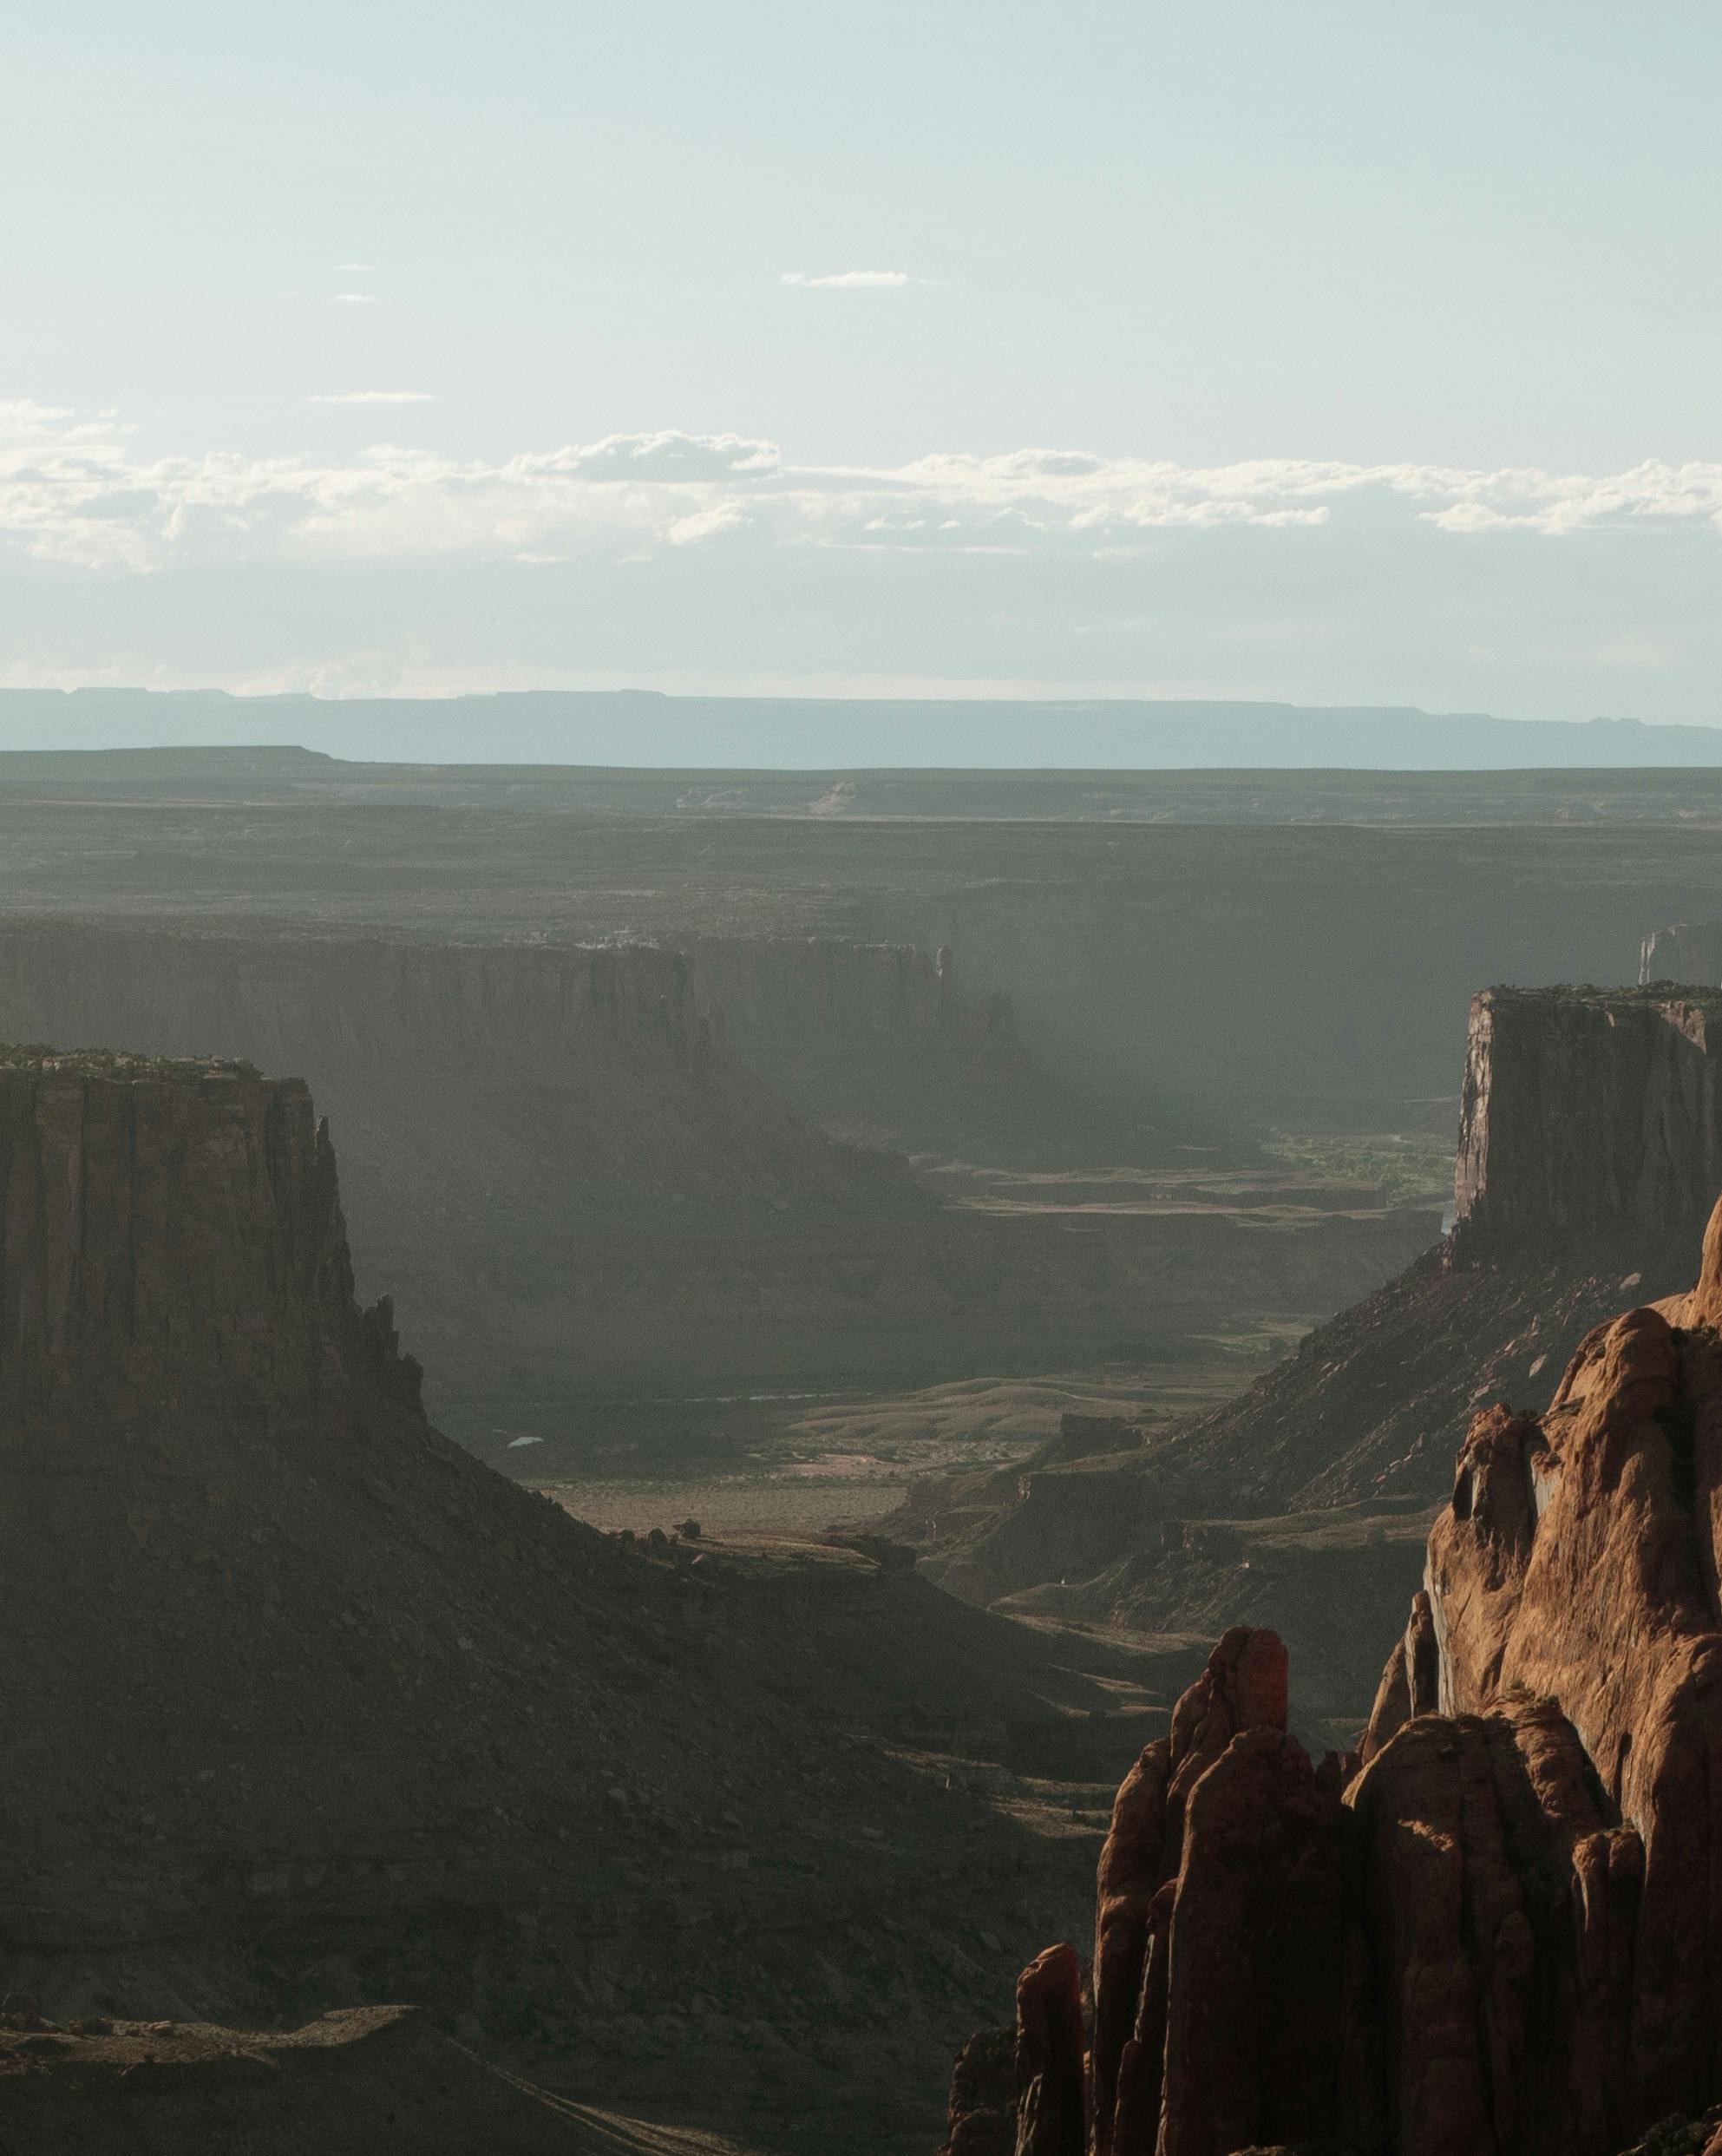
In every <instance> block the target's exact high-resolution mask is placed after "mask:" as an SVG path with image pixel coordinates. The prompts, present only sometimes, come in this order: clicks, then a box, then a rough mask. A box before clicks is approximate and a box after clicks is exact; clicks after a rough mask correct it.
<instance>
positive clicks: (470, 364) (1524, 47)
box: [0, 0, 1722, 719]
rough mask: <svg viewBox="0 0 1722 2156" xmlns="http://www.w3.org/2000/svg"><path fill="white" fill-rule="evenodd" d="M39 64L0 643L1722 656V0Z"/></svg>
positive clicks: (1173, 12)
mask: <svg viewBox="0 0 1722 2156" xmlns="http://www.w3.org/2000/svg"><path fill="white" fill-rule="evenodd" d="M0 69H3V75H4V79H5V81H6V82H7V86H8V88H7V118H6V126H5V128H4V131H3V134H0V201H3V204H4V210H3V213H0V291H3V292H4V294H5V305H4V309H3V316H0V680H13V681H23V680H31V679H43V680H56V681H70V680H76V679H105V680H117V679H131V680H148V681H153V682H156V683H161V684H166V683H193V682H208V683H221V684H225V685H232V686H259V687H262V686H275V685H312V686H317V687H319V688H322V689H324V690H327V691H340V690H343V689H369V690H386V689H390V688H399V689H406V690H433V691H434V690H436V689H449V688H465V687H481V686H488V685H510V686H520V685H529V684H534V683H541V684H544V685H558V684H563V683H566V684H570V685H579V684H592V685H605V684H608V683H612V682H614V683H623V682H640V683H657V684H661V685H666V686H675V685H681V686H689V687H703V688H711V689H723V688H726V687H730V688H745V689H756V688H760V687H769V686H772V685H783V686H786V687H787V686H799V685H809V686H812V687H825V688H832V687H844V686H852V685H853V686H860V687H868V688H879V687H890V686H893V685H902V686H905V687H914V688H919V689H927V688H933V689H937V688H940V687H949V688H953V689H956V690H961V689H963V688H966V687H971V686H975V685H987V686H992V687H997V686H1000V685H1002V686H1004V687H1006V688H1010V687H1013V686H1019V685H1020V686H1025V687H1026V686H1033V687H1039V688H1044V687H1057V686H1063V685H1069V686H1071V687H1072V688H1075V689H1078V690H1084V691H1086V690H1094V689H1098V690H1101V691H1106V690H1112V691H1143V692H1146V693H1150V694H1152V693H1164V694H1170V695H1202V694H1213V695H1217V696H1226V695H1261V696H1287V697H1292V698H1298V699H1301V700H1310V701H1344V700H1367V701H1384V702H1396V703H1398V702H1407V703H1409V702H1416V703H1422V704H1432V705H1448V706H1456V705H1457V706H1465V707H1470V708H1477V707H1480V706H1481V707H1487V708H1492V709H1496V710H1498V711H1506V712H1510V713H1514V714H1522V715H1527V716H1556V715H1580V716H1583V715H1588V714H1589V713H1591V712H1593V711H1629V712H1634V713H1636V714H1637V715H1639V716H1641V717H1644V718H1706V719H1710V718H1722V699H1719V698H1717V697H1716V695H1715V692H1714V686H1713V685H1714V682H1715V679H1716V676H1717V663H1718V660H1719V659H1722V632H1719V629H1718V626H1717V622H1718V618H1719V615H1722V608H1719V606H1718V604H1717V600H1718V597H1719V580H1722V532H1719V528H1718V520H1719V516H1722V402H1719V397H1718V395H1717V383H1718V374H1719V367H1718V361H1719V357H1722V334H1719V330H1722V320H1719V317H1722V298H1719V247H1718V226H1719V221H1722V208H1719V205H1722V147H1719V130H1718V128H1717V127H1716V124H1715V109H1716V97H1717V91H1718V87H1719V83H1722V9H1718V8H1717V7H1716V6H1715V5H1714V4H1713V0H1690V3H1689V4H1673V5H1651V6H1648V7H1646V8H1642V9H1637V10H1624V9H1621V8H1620V7H1619V6H1618V5H1615V6H1606V7H1605V6H1600V5H1588V4H1580V5H1572V4H1568V5H1564V6H1555V5H1550V4H1544V3H1543V0H1513V4H1511V5H1509V6H1508V7H1505V8H1503V7H1501V6H1499V5H1498V4H1496V5H1495V6H1491V7H1484V6H1479V5H1470V4H1458V5H1455V4H1444V5H1439V6H1436V5H1402V4H1397V3H1396V0H1370V3H1369V4H1344V5H1341V4H1322V3H1320V0H1316V3H1315V4H1302V5H1295V6H1293V5H1287V4H1286V3H1285V0H1278V3H1277V4H1267V3H1265V0H1248V3H1247V4H1239V3H1237V0H1215V3H1213V4H1208V5H1207V6H1204V7H1201V8H1193V7H1189V6H1188V5H1186V6H1182V7H1179V8H1176V9H1173V8H1169V7H1165V6H1157V5H1144V4H1143V3H1142V0H1134V3H1133V4H1128V5H1126V4H1115V3H1114V0H1090V3H1089V4H1071V0H1066V4H1064V5H1056V4H1044V3H1043V0H986V3H985V4H972V3H971V0H954V3H953V0H919V4H907V3H906V0H874V3H873V4H869V5H865V6H862V5H848V4H835V5H834V4H822V0H800V3H799V4H789V0H782V3H780V0H703V3H702V4H693V3H691V0H684V3H679V4H678V3H673V0H609V3H608V4H605V5H586V4H580V3H579V0H573V3H571V0H560V3H559V4H540V3H539V0H492V4H488V5H487V6H485V7H483V8H482V9H481V8H479V7H477V6H475V5H472V4H460V5H455V4H449V0H413V3H412V4H410V5H409V4H403V3H399V0H361V3H360V4H353V0H349V3H348V4H347V5H345V6H336V5H332V4H330V3H329V0H301V3H300V4H298V5H296V6H295V7H294V8H292V9H291V10H285V9H279V8H264V7H262V6H259V5H255V4H249V3H247V0H227V4H224V5H214V4H203V3H202V0H197V3H191V0H154V4H152V5H150V6H148V7H147V8H139V7H137V6H135V5H134V4H132V5H118V4H100V5H96V4H88V0H56V4H55V5H54V6H52V7H51V8H49V7H47V6H43V5H37V6H36V7H34V8H33V9H29V10H25V9H15V10H10V11H9V16H8V22H7V24H6V26H5V27H4V28H3V29H0ZM855 272H876V273H881V274H888V275H889V276H891V277H893V278H895V279H902V280H907V281H901V282H894V283H888V284H887V283H868V284H855V283H849V284H847V285H829V284H823V283H820V282H817V281H815V280H818V279H828V278H833V277H845V276H850V277H852V276H853V275H854V273H855ZM789 278H796V279H801V280H802V281H799V282H785V281H784V280H785V279H789ZM354 399H364V400H367V401H363V402H358V401H331V400H354ZM4 400H11V403H10V406H8V405H7V404H6V403H4ZM383 400H389V401H383ZM8 414H10V416H8ZM618 436H620V437H643V438H644V439H642V440H638V441H624V442H620V443H617V442H614V441H612V437H618ZM1048 450H1051V451H1060V452H1077V453H1080V457H1079V458H1078V459H1077V460H1076V461H1070V460H1058V459H1051V460H1049V459H1046V458H1044V457H1043V458H1040V459H1035V458H1031V457H1025V456H1024V455H1023V453H1024V452H1029V451H1048ZM1241 467H1243V468H1247V469H1238V468H1241ZM1503 471H1505V472H1509V473H1510V474H1513V475H1516V476H1509V477H1504V478H1503V476H1502V475H1503Z"/></svg>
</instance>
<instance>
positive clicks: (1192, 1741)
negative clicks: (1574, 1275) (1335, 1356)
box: [948, 1205, 1722, 2156]
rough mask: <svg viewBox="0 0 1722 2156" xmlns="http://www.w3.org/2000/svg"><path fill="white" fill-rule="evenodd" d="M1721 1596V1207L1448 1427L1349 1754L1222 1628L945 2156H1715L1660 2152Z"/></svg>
mask: <svg viewBox="0 0 1722 2156" xmlns="http://www.w3.org/2000/svg"><path fill="white" fill-rule="evenodd" d="M1719 1570H1722V1205H1719V1206H1718V1208H1717V1210H1716V1212H1715V1213H1714V1214H1713V1215H1712V1218H1711V1221H1710V1225H1709V1228H1708V1229H1707V1231H1706V1235H1705V1240H1704V1255H1703V1264H1702V1270H1701V1274H1700V1277H1699V1282H1698V1285H1697V1286H1696V1288H1693V1290H1692V1291H1691V1292H1690V1293H1689V1294H1681V1295H1676V1296H1673V1297H1670V1298H1669V1299H1667V1300H1666V1301H1662V1302H1659V1303H1656V1304H1654V1305H1652V1306H1650V1307H1646V1308H1642V1309H1636V1310H1629V1311H1627V1313H1626V1314H1624V1315H1622V1316H1620V1317H1617V1318H1615V1319H1614V1320H1613V1321H1612V1322H1611V1323H1608V1324H1605V1325H1601V1326H1599V1327H1597V1328H1596V1329H1595V1330H1594V1332H1592V1333H1591V1334H1589V1335H1588V1337H1587V1338H1586V1339H1585V1340H1583V1342H1582V1343H1581V1346H1580V1347H1579V1349H1578V1351H1577V1353H1576V1354H1575V1356H1574V1358H1573V1360H1572V1363H1571V1365H1570V1366H1569V1367H1568V1371H1567V1373H1566V1376H1565V1378H1564V1379H1563V1380H1562V1384H1561V1386H1560V1387H1559V1389H1558V1390H1557V1392H1556V1393H1555V1397H1554V1399H1553V1400H1552V1402H1551V1403H1550V1406H1548V1410H1547V1412H1544V1413H1543V1414H1542V1416H1541V1417H1531V1416H1528V1415H1522V1414H1515V1413H1512V1412H1509V1410H1508V1409H1506V1408H1505V1407H1500V1406H1496V1407H1491V1408H1490V1409H1488V1410H1487V1411H1486V1412H1483V1413H1481V1414H1479V1415H1478V1416H1477V1417H1476V1419H1475V1420H1474V1421H1473V1422H1472V1424H1471V1425H1470V1431H1469V1433H1468V1435H1467V1436H1466V1438H1465V1441H1464V1444H1463V1448H1462V1450H1461V1452H1460V1454H1459V1458H1458V1465H1457V1475H1456V1478H1455V1482H1454V1486H1453V1492H1452V1497H1451V1500H1450V1503H1449V1504H1448V1505H1447V1507H1446V1508H1445V1510H1444V1511H1443V1512H1442V1513H1441V1515H1440V1517H1438V1519H1437V1522H1436V1524H1435V1525H1434V1527H1433V1529H1432V1530H1431V1535H1430V1539H1429V1554H1428V1563H1427V1569H1426V1572H1425V1585H1424V1590H1423V1591H1422V1592H1420V1593H1419V1594H1418V1596H1416V1598H1415V1600H1414V1602H1413V1604H1412V1608H1411V1616H1410V1621H1409V1622H1408V1624H1407V1626H1406V1629H1405V1633H1404V1637H1403V1639H1401V1640H1400V1642H1398V1644H1397V1645H1396V1646H1395V1647H1394V1648H1393V1650H1392V1653H1391V1656H1390V1658H1389V1660H1388V1662H1387V1667H1386V1669H1385V1673H1384V1674H1383V1677H1382V1681H1381V1686H1380V1690H1379V1693H1378V1697H1377V1700H1376V1703H1375V1707H1374V1712H1373V1714H1372V1718H1371V1720H1370V1723H1369V1727H1368V1729H1367V1732H1366V1733H1365V1736H1364V1739H1363V1740H1362V1743H1361V1746H1360V1748H1359V1751H1358V1752H1357V1753H1354V1754H1346V1755H1344V1756H1338V1755H1333V1754H1329V1755H1328V1756H1327V1757H1326V1758H1325V1759H1323V1760H1321V1761H1320V1762H1319V1764H1317V1763H1315V1762H1314V1761H1313V1760H1311V1759H1310V1757H1309V1755H1308V1754H1307V1753H1306V1751H1305V1750H1304V1748H1303V1746H1301V1745H1300V1743H1299V1742H1298V1741H1297V1740H1295V1739H1294V1738H1293V1737H1292V1736H1290V1735H1289V1734H1288V1733H1287V1727H1286V1721H1287V1706H1286V1702H1287V1656H1286V1652H1285V1649H1284V1648H1283V1646H1282V1645H1281V1642H1280V1640H1279V1639H1278V1637H1277V1636H1276V1635H1274V1634H1273V1633H1271V1632H1267V1631H1260V1630H1249V1629H1247V1628H1241V1627H1240V1628H1234V1630H1233V1631H1231V1632H1228V1634H1227V1635H1225V1637H1224V1638H1222V1639H1221V1642H1220V1643H1219V1645H1218V1646H1217V1647H1216V1648H1215V1651H1214V1653H1213V1655H1212V1656H1211V1658H1210V1660H1209V1661H1208V1668H1207V1670H1206V1672H1205V1674H1203V1675H1202V1677H1201V1679H1200V1681H1198V1682H1197V1683H1196V1684H1195V1686H1194V1687H1192V1688H1191V1689H1190V1690H1189V1691H1188V1692H1187V1693H1186V1694H1184V1696H1183V1698H1182V1701H1180V1703H1179V1705H1178V1707H1177V1708H1176V1711H1175V1714H1174V1716H1173V1719H1172V1723H1171V1728H1170V1733H1169V1735H1168V1736H1166V1737H1163V1738H1160V1739H1157V1740H1156V1741H1155V1742H1154V1743H1152V1744H1150V1745H1149V1746H1148V1748H1147V1749H1146V1751H1144V1752H1143V1754H1142V1757H1141V1759H1140V1760H1139V1761H1138V1762H1137V1764H1136V1766H1135V1767H1134V1768H1133V1769H1132V1770H1131V1772H1130V1773H1129V1776H1128V1777H1127V1779H1125V1781H1124V1784H1123V1787H1122V1788H1121V1789H1120V1790H1119V1792H1118V1796H1117V1800H1116V1805H1115V1808H1114V1811H1113V1814H1112V1823H1111V1831H1110V1835H1109V1836H1108V1838H1107V1841H1106V1844H1105V1847H1104V1851H1103V1854H1102V1857H1101V1860H1100V1869H1099V1879H1098V1894H1097V1922H1096V1931H1095V1942H1094V1952H1093V1963H1092V1969H1091V1974H1090V1976H1088V1978H1087V1980H1086V1982H1085V1979H1084V1969H1083V1967H1082V1963H1081V1962H1080V1960H1079V1958H1078V1956H1077V1953H1076V1952H1075V1950H1073V1949H1072V1948H1071V1947H1069V1946H1058V1947H1054V1948H1052V1949H1051V1950H1049V1951H1048V1952H1047V1953H1046V1954H1044V1955H1043V1956H1040V1958H1039V1959H1038V1961H1037V1962H1036V1963H1034V1964H1033V1965H1032V1966H1031V1969H1029V1970H1028V1971H1027V1972H1026V1974H1025V1976H1024V1979H1023V1982H1022V1984H1021V1986H1020V1988H1019V1990H1018V2022H1017V2028H1016V2032H1015V2040H1014V2045H1013V2046H1012V2045H1011V2044H1010V2043H1008V2042H1006V2041H1005V2040H1004V2039H1003V2038H1002V2037H998V2036H995V2037H992V2038H986V2037H981V2038H977V2039H976V2040H975V2041H974V2042H973V2043H972V2044H971V2045H970V2047H969V2048H968V2050H967V2051H966V2053H965V2054H964V2058H963V2061H962V2062H961V2063H960V2065H959V2074H958V2076H957V2080H956V2082H955V2084H954V2086H953V2118H952V2135H951V2140H950V2142H949V2144H948V2148H949V2151H950V2152H951V2156H994V2152H995V2151H996V2152H1002V2153H1003V2156H1236V2153H1238V2152H1243V2151H1249V2152H1253V2153H1254V2152H1260V2151H1266V2150H1270V2149H1272V2150H1276V2151H1287V2152H1289V2151H1293V2150H1295V2151H1299V2152H1303V2151H1309V2152H1312V2156H1313V2153H1314V2152H1320V2156H1620V2152H1622V2151H1624V2150H1627V2149H1628V2148H1629V2147H1630V2146H1632V2145H1634V2143H1635V2142H1636V2141H1637V2140H1638V2139H1639V2137H1640V2136H1641V2135H1643V2134H1645V2133H1647V2132H1650V2133H1652V2139H1651V2140H1648V2141H1647V2142H1645V2143H1644V2144H1643V2146H1644V2148H1645V2149H1646V2150H1647V2151H1648V2150H1651V2149H1656V2150H1659V2151H1660V2150H1664V2149H1666V2150H1667V2151H1669V2152H1671V2156H1673V2153H1676V2152H1677V2153H1678V2156H1698V2153H1699V2151H1703V2152H1705V2156H1722V2128H1718V2129H1717V2130H1716V2131H1715V2135H1714V2138H1713V2139H1709V2140H1707V2139H1706V2133H1708V2131H1709V2127H1708V2125H1706V2124H1697V2125H1693V2126H1689V2127H1684V2128H1680V2129H1679V2130H1678V2131H1677V2130H1674V2129H1667V2130H1665V2131H1664V2132H1662V2133H1655V2132H1654V2131H1653V2129H1655V2128H1656V2127H1658V2125H1659V2122H1663V2121H1667V2120H1673V2119H1681V2120H1694V2119H1695V2118H1696V2116H1697V2114H1699V2113H1703V2112H1704V2111H1705V2109H1706V2107H1710V2106H1715V2105H1716V2104H1717V2102H1718V2100H1719V2098H1722V1616H1719V1600H1718V1576H1719ZM1084 2009H1086V2010H1084ZM989 2045H990V2046H991V2048H990V2049H989Z"/></svg>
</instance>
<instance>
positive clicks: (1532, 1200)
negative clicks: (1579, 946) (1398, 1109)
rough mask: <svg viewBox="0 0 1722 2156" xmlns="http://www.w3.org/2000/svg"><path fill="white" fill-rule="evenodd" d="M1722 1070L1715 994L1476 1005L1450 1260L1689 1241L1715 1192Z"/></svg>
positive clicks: (1510, 993) (1561, 994) (1721, 1138)
mask: <svg viewBox="0 0 1722 2156" xmlns="http://www.w3.org/2000/svg"><path fill="white" fill-rule="evenodd" d="M1719 1063H1722V991H1712V992H1710V993H1703V992H1700V991H1693V992H1689V993H1684V994H1673V993H1667V992H1666V991H1664V990H1660V989H1595V988H1570V987H1569V988H1555V989H1542V990H1529V989H1522V988H1492V989H1490V990H1487V991H1486V992H1485V993H1483V994H1481V995H1479V996H1477V997H1476V999H1474V1001H1473V1002H1472V1005H1471V1014H1470V1032H1469V1038H1468V1041H1467V1045H1466V1055H1465V1076H1464V1092H1463V1101H1462V1105H1461V1119H1460V1132H1459V1155H1458V1168H1457V1178H1456V1190H1455V1196H1456V1202H1457V1224H1456V1227H1455V1230H1454V1236H1453V1249H1454V1253H1455V1256H1456V1259H1457V1260H1458V1261H1462V1262H1463V1261H1467V1260H1469V1259H1470V1258H1472V1257H1474V1256H1477V1255H1483V1253H1486V1252H1496V1253H1513V1254H1516V1255H1522V1256H1529V1255H1535V1254H1537V1253H1540V1252H1542V1251H1545V1250H1547V1251H1550V1252H1560V1251H1562V1250H1572V1249H1575V1248H1578V1247H1580V1246H1581V1245H1583V1244H1585V1243H1586V1242H1595V1241H1598V1240H1606V1239H1620V1238H1634V1237H1636V1238H1639V1239H1646V1238H1659V1239H1667V1238H1671V1237H1673V1238H1678V1237H1680V1236H1682V1235H1686V1236H1690V1235H1692V1234H1693V1233H1694V1232H1696V1230H1697V1229H1699V1227H1700V1226H1701V1225H1702V1223H1703V1222H1704V1221H1705V1220H1706V1217H1707V1216H1708V1215H1709V1211H1710V1208H1711V1206H1712V1203H1713V1202H1714V1200H1715V1198H1716V1195H1717V1192H1718V1191H1719V1189H1722V1086H1719V1081H1718V1070H1719Z"/></svg>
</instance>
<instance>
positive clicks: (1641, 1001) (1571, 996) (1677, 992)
mask: <svg viewBox="0 0 1722 2156" xmlns="http://www.w3.org/2000/svg"><path fill="white" fill-rule="evenodd" d="M1483 993H1484V994H1485V995H1486V996H1487V998H1488V999H1489V1000H1490V1002H1491V1003H1507V1002H1511V1003H1549V1004H1558V1003H1566V1004H1583V1005H1588V1006H1594V1007H1595V1008H1596V1009H1598V1010H1612V1011H1618V1010H1620V1009H1621V1008H1622V1007H1626V1008H1628V1009H1630V1008H1633V1007H1639V1008H1642V1009H1645V1010H1655V1009H1660V1008H1661V1007H1662V1006H1665V1005H1667V1004H1671V1003H1692V1004H1698V1005H1699V1006H1702V1007H1703V1008H1704V1009H1705V1010H1706V1011H1712V1012H1722V985H1719V986H1713V987H1712V986H1710V985H1708V984H1707V983H1706V982H1703V981H1693V980H1652V981H1647V982H1646V984H1645V985H1644V986H1643V987H1641V988H1640V987H1624V986H1622V987H1612V988H1611V987H1598V986H1594V984H1593V983H1591V982H1589V981H1581V982H1577V983H1567V984H1564V985H1562V986H1558V987H1553V988H1517V987H1511V986H1496V987H1494V988H1489V989H1485V990H1484V991H1483Z"/></svg>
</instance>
